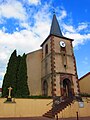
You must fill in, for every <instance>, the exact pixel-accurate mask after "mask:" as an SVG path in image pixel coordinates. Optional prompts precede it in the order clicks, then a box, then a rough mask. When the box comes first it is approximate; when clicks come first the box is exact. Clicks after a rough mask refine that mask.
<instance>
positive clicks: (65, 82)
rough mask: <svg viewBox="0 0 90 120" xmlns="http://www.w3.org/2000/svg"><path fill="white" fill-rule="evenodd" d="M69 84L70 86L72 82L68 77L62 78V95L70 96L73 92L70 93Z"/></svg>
mask: <svg viewBox="0 0 90 120" xmlns="http://www.w3.org/2000/svg"><path fill="white" fill-rule="evenodd" d="M71 86H72V84H71V81H70V80H69V79H64V80H63V96H64V97H72V95H73V93H72V88H71Z"/></svg>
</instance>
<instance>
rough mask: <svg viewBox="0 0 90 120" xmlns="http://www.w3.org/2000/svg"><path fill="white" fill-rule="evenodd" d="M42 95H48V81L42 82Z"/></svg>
mask: <svg viewBox="0 0 90 120" xmlns="http://www.w3.org/2000/svg"><path fill="white" fill-rule="evenodd" d="M43 95H44V96H48V83H47V81H46V80H45V81H44V82H43Z"/></svg>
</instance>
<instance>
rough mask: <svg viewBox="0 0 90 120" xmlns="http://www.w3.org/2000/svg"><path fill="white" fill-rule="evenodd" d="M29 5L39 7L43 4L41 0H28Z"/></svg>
mask: <svg viewBox="0 0 90 120" xmlns="http://www.w3.org/2000/svg"><path fill="white" fill-rule="evenodd" d="M28 2H29V4H34V5H38V4H41V1H40V0H28Z"/></svg>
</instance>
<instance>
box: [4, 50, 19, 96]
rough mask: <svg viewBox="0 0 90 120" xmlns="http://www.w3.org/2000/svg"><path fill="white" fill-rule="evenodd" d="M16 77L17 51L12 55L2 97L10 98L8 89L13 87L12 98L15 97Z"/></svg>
mask: <svg viewBox="0 0 90 120" xmlns="http://www.w3.org/2000/svg"><path fill="white" fill-rule="evenodd" d="M16 76H17V53H16V50H14V52H13V53H12V54H11V57H10V59H9V62H8V65H7V70H6V74H5V76H4V80H3V85H2V96H3V97H5V96H8V88H9V87H10V86H11V87H12V88H13V90H12V96H15V92H16Z"/></svg>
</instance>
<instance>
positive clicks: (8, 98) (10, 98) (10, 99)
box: [7, 87, 12, 102]
mask: <svg viewBox="0 0 90 120" xmlns="http://www.w3.org/2000/svg"><path fill="white" fill-rule="evenodd" d="M8 90H9V94H8V97H7V101H8V102H12V97H11V91H12V87H9V88H8Z"/></svg>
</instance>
